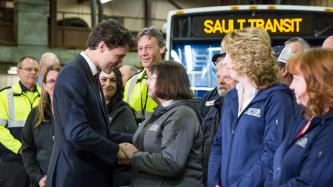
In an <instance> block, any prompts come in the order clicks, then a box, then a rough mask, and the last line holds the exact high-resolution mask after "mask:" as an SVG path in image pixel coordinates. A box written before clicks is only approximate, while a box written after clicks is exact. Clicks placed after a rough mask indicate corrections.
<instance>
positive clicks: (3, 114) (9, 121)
mask: <svg viewBox="0 0 333 187" xmlns="http://www.w3.org/2000/svg"><path fill="white" fill-rule="evenodd" d="M38 73H39V66H38V61H37V60H36V59H35V58H34V57H30V56H25V57H23V58H21V59H20V61H19V62H18V64H17V75H18V77H19V81H18V82H17V83H15V84H14V85H12V86H11V87H7V88H4V89H2V90H1V91H0V186H5V187H9V186H10V187H11V186H15V187H21V186H26V184H27V179H28V177H27V174H26V172H25V170H24V166H23V163H22V159H21V156H20V150H21V141H20V140H21V132H22V128H23V126H24V124H25V120H26V118H27V116H28V114H29V113H30V111H31V109H32V108H34V107H35V106H37V105H38V103H39V99H40V93H41V89H40V87H39V86H37V85H36V82H37V77H38Z"/></svg>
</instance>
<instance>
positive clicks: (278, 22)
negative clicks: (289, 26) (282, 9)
mask: <svg viewBox="0 0 333 187" xmlns="http://www.w3.org/2000/svg"><path fill="white" fill-rule="evenodd" d="M282 20H283V19H279V20H277V19H274V27H275V32H277V30H278V32H282V29H283V27H282V24H281V22H282Z"/></svg>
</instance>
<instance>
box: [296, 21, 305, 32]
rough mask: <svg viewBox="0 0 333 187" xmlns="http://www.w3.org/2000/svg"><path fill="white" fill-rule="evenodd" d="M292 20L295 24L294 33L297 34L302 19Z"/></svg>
mask: <svg viewBox="0 0 333 187" xmlns="http://www.w3.org/2000/svg"><path fill="white" fill-rule="evenodd" d="M294 20H295V23H296V26H295V28H296V31H295V32H299V24H300V22H302V21H303V19H302V18H295V19H294Z"/></svg>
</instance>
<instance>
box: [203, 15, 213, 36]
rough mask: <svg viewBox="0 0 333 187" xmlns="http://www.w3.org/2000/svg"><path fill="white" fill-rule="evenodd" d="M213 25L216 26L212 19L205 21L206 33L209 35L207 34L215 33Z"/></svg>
mask: <svg viewBox="0 0 333 187" xmlns="http://www.w3.org/2000/svg"><path fill="white" fill-rule="evenodd" d="M213 24H214V22H213V20H210V19H207V20H205V22H204V26H205V28H204V32H205V33H207V34H210V33H212V32H213Z"/></svg>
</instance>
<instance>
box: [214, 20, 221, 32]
mask: <svg viewBox="0 0 333 187" xmlns="http://www.w3.org/2000/svg"><path fill="white" fill-rule="evenodd" d="M223 24H224V22H223ZM216 31H220V33H223V32H222V27H221V23H220V21H219V20H216V21H215V24H214V30H213V33H216Z"/></svg>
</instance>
